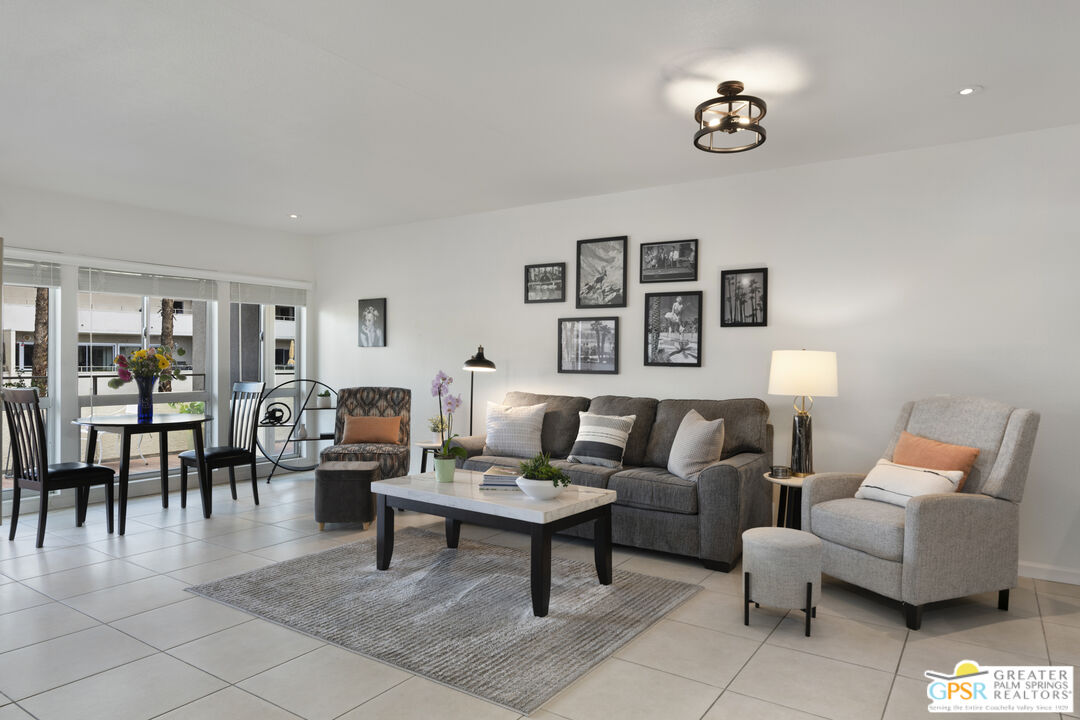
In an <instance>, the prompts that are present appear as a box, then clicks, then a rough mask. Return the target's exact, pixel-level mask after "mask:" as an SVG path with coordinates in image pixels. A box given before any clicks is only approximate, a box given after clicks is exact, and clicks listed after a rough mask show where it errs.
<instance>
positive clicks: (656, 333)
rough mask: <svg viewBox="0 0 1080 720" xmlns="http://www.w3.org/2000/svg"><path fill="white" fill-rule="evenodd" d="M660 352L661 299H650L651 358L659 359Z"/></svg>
mask: <svg viewBox="0 0 1080 720" xmlns="http://www.w3.org/2000/svg"><path fill="white" fill-rule="evenodd" d="M659 354H660V299H659V298H652V299H650V300H649V359H650V360H659Z"/></svg>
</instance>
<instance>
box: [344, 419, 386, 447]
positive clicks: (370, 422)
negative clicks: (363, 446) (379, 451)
mask: <svg viewBox="0 0 1080 720" xmlns="http://www.w3.org/2000/svg"><path fill="white" fill-rule="evenodd" d="M400 432H401V416H400V415H394V416H393V417H378V416H368V415H346V416H345V429H344V430H343V431H342V433H341V443H342V444H343V445H352V444H353V443H394V444H395V445H396V444H397V442H398V437H399V434H400Z"/></svg>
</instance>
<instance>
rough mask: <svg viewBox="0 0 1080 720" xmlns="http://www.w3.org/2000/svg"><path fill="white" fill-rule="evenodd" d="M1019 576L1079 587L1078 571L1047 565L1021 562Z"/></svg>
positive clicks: (1079, 574) (1079, 577) (1079, 575)
mask: <svg viewBox="0 0 1080 720" xmlns="http://www.w3.org/2000/svg"><path fill="white" fill-rule="evenodd" d="M1020 575H1021V576H1022V577H1030V578H1035V579H1036V580H1052V581H1054V582H1061V583H1068V584H1070V585H1080V570H1075V569H1073V568H1063V567H1059V566H1057V565H1047V564H1046V563H1037V562H1021V563H1020Z"/></svg>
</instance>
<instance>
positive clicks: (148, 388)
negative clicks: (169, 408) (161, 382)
mask: <svg viewBox="0 0 1080 720" xmlns="http://www.w3.org/2000/svg"><path fill="white" fill-rule="evenodd" d="M155 382H157V378H156V377H137V378H135V384H136V385H138V386H139V422H140V423H151V422H154V383H155Z"/></svg>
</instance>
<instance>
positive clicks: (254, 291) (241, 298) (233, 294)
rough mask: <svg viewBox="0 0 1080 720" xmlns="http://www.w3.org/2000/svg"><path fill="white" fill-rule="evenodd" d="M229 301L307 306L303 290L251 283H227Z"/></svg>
mask: <svg viewBox="0 0 1080 720" xmlns="http://www.w3.org/2000/svg"><path fill="white" fill-rule="evenodd" d="M229 299H230V300H231V301H232V302H240V303H259V304H260V305H293V306H300V307H306V306H307V290H304V289H303V288H288V287H277V286H275V285H255V284H253V283H239V282H234V283H229Z"/></svg>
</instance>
